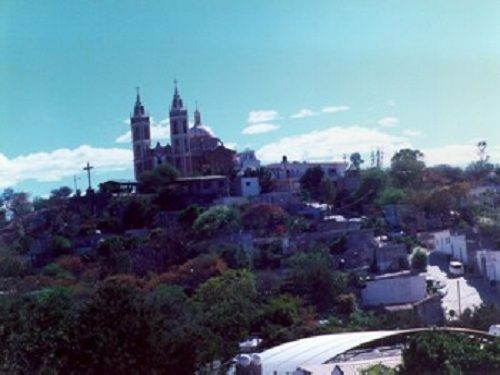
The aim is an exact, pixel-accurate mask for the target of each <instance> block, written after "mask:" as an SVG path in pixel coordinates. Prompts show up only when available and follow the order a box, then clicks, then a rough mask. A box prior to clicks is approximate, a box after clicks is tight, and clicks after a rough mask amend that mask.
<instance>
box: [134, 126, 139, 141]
mask: <svg viewBox="0 0 500 375" xmlns="http://www.w3.org/2000/svg"><path fill="white" fill-rule="evenodd" d="M134 139H139V128H137V127H134Z"/></svg>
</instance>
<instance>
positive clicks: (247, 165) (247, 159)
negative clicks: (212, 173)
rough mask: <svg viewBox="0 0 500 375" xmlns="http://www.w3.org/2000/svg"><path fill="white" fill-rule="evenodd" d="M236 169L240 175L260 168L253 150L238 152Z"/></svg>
mask: <svg viewBox="0 0 500 375" xmlns="http://www.w3.org/2000/svg"><path fill="white" fill-rule="evenodd" d="M236 157H237V160H238V169H239V170H240V171H241V173H243V172H245V171H246V170H247V169H250V170H252V171H255V170H257V169H259V168H260V160H259V159H257V156H255V151H254V150H248V149H247V150H244V151H242V152H239V153H238V154H237V155H236Z"/></svg>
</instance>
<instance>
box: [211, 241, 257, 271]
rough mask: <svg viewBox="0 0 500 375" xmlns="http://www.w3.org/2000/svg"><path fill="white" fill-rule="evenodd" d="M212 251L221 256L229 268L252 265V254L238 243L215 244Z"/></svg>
mask: <svg viewBox="0 0 500 375" xmlns="http://www.w3.org/2000/svg"><path fill="white" fill-rule="evenodd" d="M211 251H212V252H214V253H215V254H217V255H218V256H219V257H221V258H222V260H224V262H225V263H226V264H227V265H228V267H229V268H233V269H239V268H249V267H250V263H251V259H250V256H249V255H248V254H247V253H246V252H245V250H244V249H243V248H242V247H241V246H239V245H237V244H230V243H228V244H218V245H215V246H213V247H212V249H211Z"/></svg>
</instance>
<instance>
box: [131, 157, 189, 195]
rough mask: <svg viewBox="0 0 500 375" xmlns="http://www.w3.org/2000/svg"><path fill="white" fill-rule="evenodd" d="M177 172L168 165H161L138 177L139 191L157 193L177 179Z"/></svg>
mask: <svg viewBox="0 0 500 375" xmlns="http://www.w3.org/2000/svg"><path fill="white" fill-rule="evenodd" d="M179 175H180V174H179V171H178V170H177V169H175V168H174V167H173V166H172V165H170V164H162V165H160V166H158V167H156V168H155V169H153V170H152V171H146V172H144V173H142V174H141V175H140V176H139V184H140V185H139V189H140V191H141V192H143V193H158V192H160V191H162V190H163V189H165V188H166V187H167V186H168V185H169V184H170V183H171V182H172V181H175V180H176V179H177V178H178V177H179Z"/></svg>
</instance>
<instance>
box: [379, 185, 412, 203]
mask: <svg viewBox="0 0 500 375" xmlns="http://www.w3.org/2000/svg"><path fill="white" fill-rule="evenodd" d="M407 199H408V195H407V194H406V193H405V191H404V190H402V189H398V188H393V187H388V188H386V189H384V191H382V193H381V194H380V197H379V198H378V199H377V203H378V204H379V205H381V206H385V205H387V204H399V203H403V202H405V201H406V200H407Z"/></svg>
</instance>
